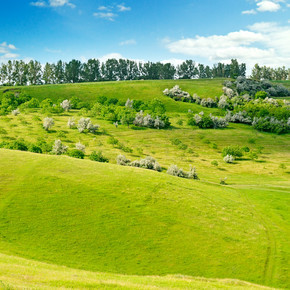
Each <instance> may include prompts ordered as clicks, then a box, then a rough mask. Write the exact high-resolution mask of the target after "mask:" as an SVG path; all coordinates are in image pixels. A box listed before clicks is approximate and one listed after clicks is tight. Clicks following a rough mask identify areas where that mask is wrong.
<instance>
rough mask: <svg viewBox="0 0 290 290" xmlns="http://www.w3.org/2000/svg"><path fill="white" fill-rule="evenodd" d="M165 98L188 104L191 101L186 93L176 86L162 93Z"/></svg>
mask: <svg viewBox="0 0 290 290" xmlns="http://www.w3.org/2000/svg"><path fill="white" fill-rule="evenodd" d="M163 94H164V95H165V96H168V97H170V98H172V99H174V100H176V101H185V102H190V101H191V100H192V98H191V96H190V94H189V93H188V92H184V91H182V90H181V89H180V87H179V86H178V85H176V86H174V87H173V88H172V89H170V90H169V89H165V90H164V91H163Z"/></svg>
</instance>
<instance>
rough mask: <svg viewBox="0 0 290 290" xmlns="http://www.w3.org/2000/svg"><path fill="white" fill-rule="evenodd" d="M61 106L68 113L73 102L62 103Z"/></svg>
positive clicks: (65, 101)
mask: <svg viewBox="0 0 290 290" xmlns="http://www.w3.org/2000/svg"><path fill="white" fill-rule="evenodd" d="M60 106H61V107H62V108H63V109H64V110H65V111H66V112H68V111H69V110H70V109H71V107H72V105H71V102H70V101H69V100H64V101H63V102H61V103H60Z"/></svg>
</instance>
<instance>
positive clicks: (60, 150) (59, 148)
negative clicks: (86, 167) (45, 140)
mask: <svg viewBox="0 0 290 290" xmlns="http://www.w3.org/2000/svg"><path fill="white" fill-rule="evenodd" d="M67 149H68V147H67V146H65V145H63V144H62V142H61V141H60V140H55V141H54V145H53V147H52V151H51V152H52V154H56V155H61V154H64V153H66V151H67Z"/></svg>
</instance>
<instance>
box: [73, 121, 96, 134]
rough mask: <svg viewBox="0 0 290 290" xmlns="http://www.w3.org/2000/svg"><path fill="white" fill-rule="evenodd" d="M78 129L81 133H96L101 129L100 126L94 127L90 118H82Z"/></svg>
mask: <svg viewBox="0 0 290 290" xmlns="http://www.w3.org/2000/svg"><path fill="white" fill-rule="evenodd" d="M77 128H78V131H79V132H80V133H83V132H85V131H88V132H90V133H95V132H96V131H97V130H98V129H99V128H100V126H99V125H93V124H92V122H91V119H90V118H81V119H80V120H79V123H78V126H77Z"/></svg>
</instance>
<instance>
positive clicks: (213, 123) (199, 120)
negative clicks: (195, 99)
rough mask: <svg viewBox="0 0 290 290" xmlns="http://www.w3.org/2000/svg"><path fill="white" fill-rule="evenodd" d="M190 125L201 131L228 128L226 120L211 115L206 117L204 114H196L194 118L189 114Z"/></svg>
mask: <svg viewBox="0 0 290 290" xmlns="http://www.w3.org/2000/svg"><path fill="white" fill-rule="evenodd" d="M188 124H189V125H195V126H198V127H199V128H201V129H209V128H214V129H216V128H225V127H227V126H228V122H227V120H226V119H225V118H218V117H215V116H213V115H212V114H210V115H209V116H206V115H205V114H204V113H203V112H200V113H199V114H195V115H194V116H192V113H189V121H188Z"/></svg>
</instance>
